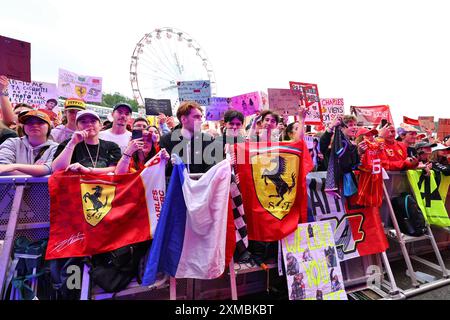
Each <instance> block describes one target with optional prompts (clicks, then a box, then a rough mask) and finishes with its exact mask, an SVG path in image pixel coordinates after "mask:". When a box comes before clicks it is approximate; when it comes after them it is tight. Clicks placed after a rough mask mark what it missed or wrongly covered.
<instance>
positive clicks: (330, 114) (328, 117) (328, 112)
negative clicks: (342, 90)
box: [320, 98, 344, 125]
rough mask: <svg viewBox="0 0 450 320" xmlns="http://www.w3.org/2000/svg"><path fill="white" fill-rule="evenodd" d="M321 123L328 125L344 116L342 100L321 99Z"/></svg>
mask: <svg viewBox="0 0 450 320" xmlns="http://www.w3.org/2000/svg"><path fill="white" fill-rule="evenodd" d="M320 104H321V106H322V121H323V123H324V124H325V125H329V124H330V123H331V122H333V121H334V120H335V119H337V118H339V117H341V118H342V117H343V116H344V98H323V99H322V98H321V99H320Z"/></svg>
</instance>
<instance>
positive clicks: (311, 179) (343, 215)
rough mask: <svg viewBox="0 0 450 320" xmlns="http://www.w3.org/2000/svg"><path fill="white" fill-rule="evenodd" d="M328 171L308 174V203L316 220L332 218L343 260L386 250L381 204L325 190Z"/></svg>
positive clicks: (330, 220) (338, 248)
mask: <svg viewBox="0 0 450 320" xmlns="http://www.w3.org/2000/svg"><path fill="white" fill-rule="evenodd" d="M326 177H327V173H326V172H311V173H309V174H308V175H307V177H306V186H307V192H308V207H309V210H310V211H311V213H312V215H313V217H314V220H316V221H328V222H330V224H331V226H332V229H333V231H334V241H335V243H336V249H337V253H338V257H339V259H340V260H341V261H343V260H348V259H351V258H355V257H360V256H365V255H369V254H375V253H380V252H383V251H385V250H386V249H387V247H388V243H387V239H386V235H385V234H384V229H383V226H382V224H381V218H380V214H379V208H377V207H361V206H355V205H351V204H349V203H348V202H347V204H346V203H344V202H343V200H342V198H340V197H338V196H336V195H335V194H334V193H331V192H325V191H324V190H325V181H326Z"/></svg>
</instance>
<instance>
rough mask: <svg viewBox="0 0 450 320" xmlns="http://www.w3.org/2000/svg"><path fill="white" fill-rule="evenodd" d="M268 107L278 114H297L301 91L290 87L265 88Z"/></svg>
mask: <svg viewBox="0 0 450 320" xmlns="http://www.w3.org/2000/svg"><path fill="white" fill-rule="evenodd" d="M267 93H268V95H269V109H270V110H272V111H275V112H276V113H278V114H279V115H283V116H284V115H287V116H297V115H298V108H299V105H300V99H301V93H300V92H299V91H294V90H291V89H267Z"/></svg>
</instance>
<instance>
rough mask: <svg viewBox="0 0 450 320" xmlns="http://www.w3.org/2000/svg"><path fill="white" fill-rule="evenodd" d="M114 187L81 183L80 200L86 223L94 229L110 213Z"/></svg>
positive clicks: (114, 191)
mask: <svg viewBox="0 0 450 320" xmlns="http://www.w3.org/2000/svg"><path fill="white" fill-rule="evenodd" d="M115 193H116V187H115V186H114V185H108V184H97V183H82V184H81V198H82V203H83V212H84V218H85V219H86V222H87V223H89V224H90V225H91V226H93V227H95V226H96V225H97V224H98V223H99V222H100V221H102V219H103V218H104V217H105V216H106V215H107V214H108V212H109V211H111V208H112V207H111V203H112V201H113V199H114V196H115Z"/></svg>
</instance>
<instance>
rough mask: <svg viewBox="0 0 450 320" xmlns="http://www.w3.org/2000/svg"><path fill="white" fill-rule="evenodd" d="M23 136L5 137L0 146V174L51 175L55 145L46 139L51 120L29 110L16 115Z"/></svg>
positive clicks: (37, 111)
mask: <svg viewBox="0 0 450 320" xmlns="http://www.w3.org/2000/svg"><path fill="white" fill-rule="evenodd" d="M19 122H20V123H21V124H23V130H24V136H23V137H20V138H9V139H7V140H6V141H5V142H4V143H3V144H1V145H0V175H5V174H6V175H17V174H28V175H32V176H42V175H47V174H50V173H51V163H52V160H53V155H54V153H55V151H56V148H57V146H58V145H57V144H56V143H55V142H53V141H51V140H48V136H49V133H50V126H51V120H50V118H49V117H48V115H47V114H46V113H45V112H42V111H40V110H30V111H28V112H23V113H21V114H20V116H19Z"/></svg>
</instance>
